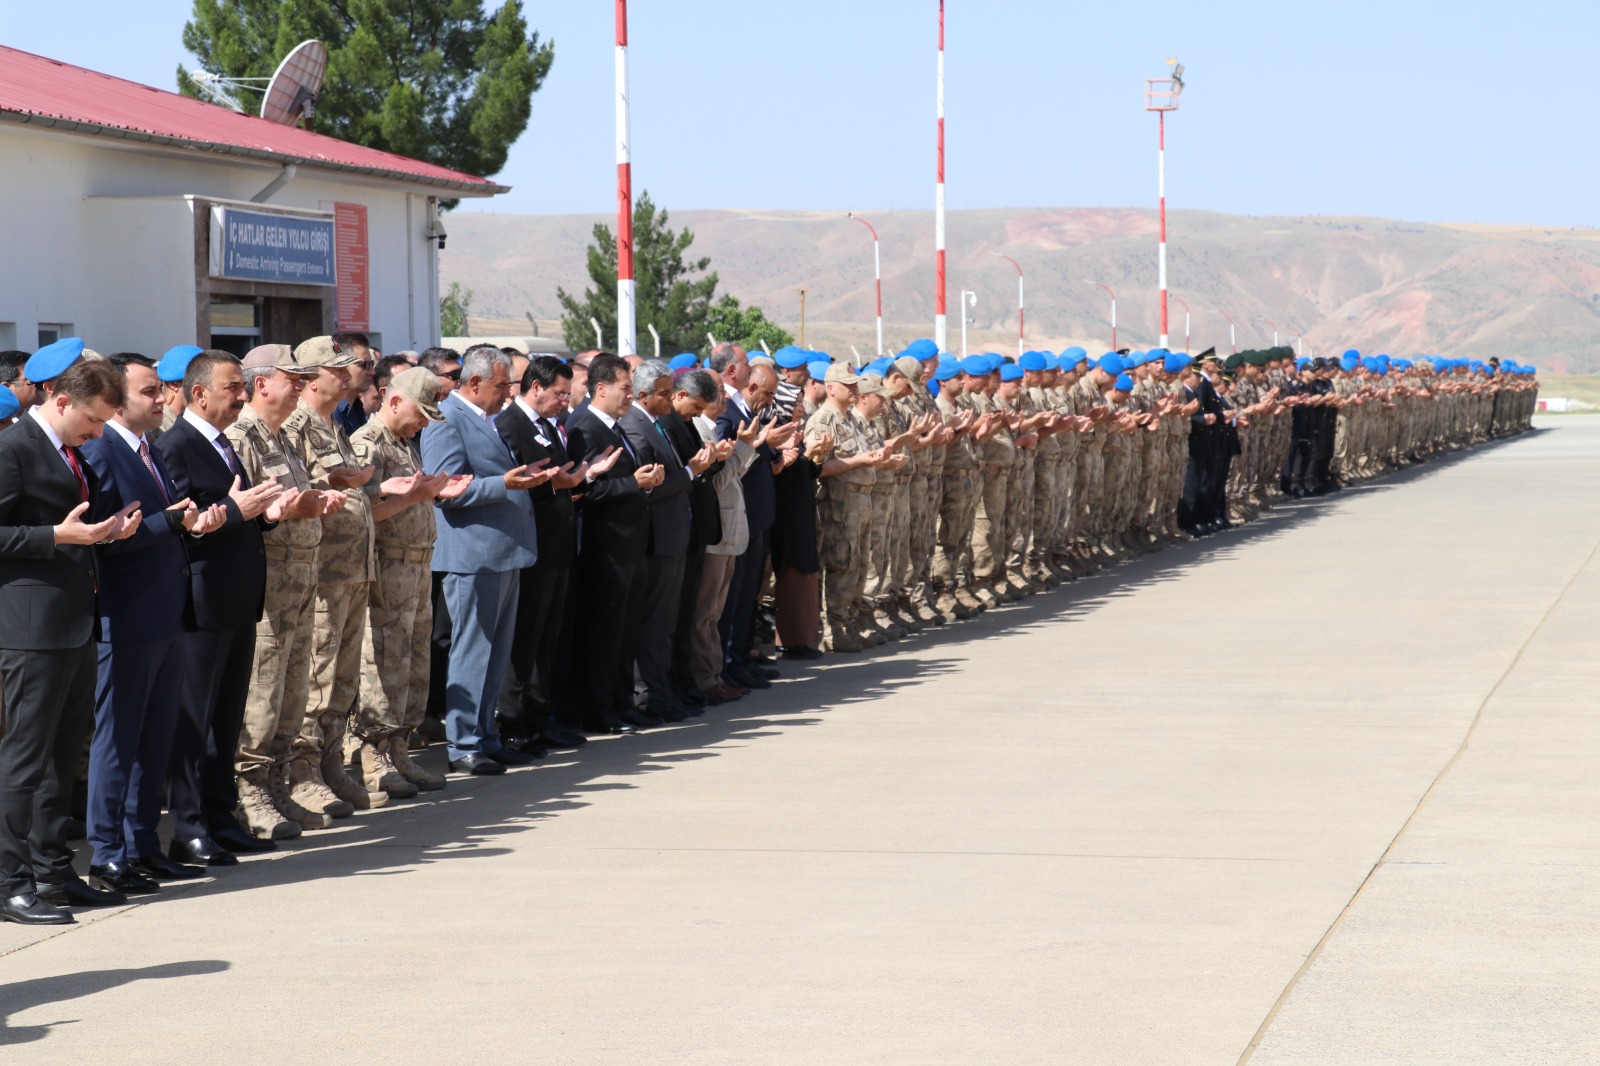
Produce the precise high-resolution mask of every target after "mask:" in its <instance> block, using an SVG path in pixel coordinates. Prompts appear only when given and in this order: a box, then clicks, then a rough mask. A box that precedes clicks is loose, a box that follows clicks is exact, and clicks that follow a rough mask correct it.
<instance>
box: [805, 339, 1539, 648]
mask: <svg viewBox="0 0 1600 1066" xmlns="http://www.w3.org/2000/svg"><path fill="white" fill-rule="evenodd" d="M775 362H776V363H777V364H778V366H779V367H780V368H781V369H782V370H784V371H786V372H795V371H796V368H801V367H804V368H806V370H805V376H806V377H807V378H808V379H809V380H808V384H807V386H806V389H805V393H804V395H803V397H801V398H799V399H798V400H797V402H799V403H802V404H803V405H804V411H803V414H804V417H805V419H806V440H807V444H808V445H813V444H817V443H819V442H824V441H825V442H827V443H828V444H829V445H831V449H832V453H831V457H830V458H829V459H828V461H827V463H826V464H824V466H823V467H822V469H821V477H820V479H819V489H818V508H819V510H818V523H817V524H818V529H819V531H820V538H821V547H822V551H821V562H822V570H823V604H824V619H823V623H824V624H823V639H824V641H825V643H826V645H827V647H828V648H829V649H830V650H834V651H855V650H859V649H861V648H862V647H865V646H870V645H873V644H878V643H882V642H883V641H885V640H888V639H892V638H894V637H897V636H902V635H904V633H905V632H907V631H909V630H913V629H920V628H922V627H924V626H926V625H929V624H943V623H945V622H948V621H952V620H954V619H957V618H967V617H970V616H971V615H973V614H974V613H976V612H978V611H982V610H985V609H987V608H989V607H992V606H995V605H997V604H999V603H1002V602H1005V601H1008V600H1015V599H1018V598H1021V597H1022V596H1024V595H1029V594H1032V593H1034V592H1038V591H1042V590H1043V589H1045V588H1047V587H1050V586H1053V585H1056V584H1059V583H1060V582H1062V581H1065V580H1070V579H1072V578H1074V577H1077V576H1082V575H1084V574H1088V573H1092V572H1094V571H1096V570H1099V569H1100V568H1102V567H1104V566H1107V565H1110V564H1112V563H1115V562H1119V561H1122V560H1124V559H1127V558H1130V557H1132V556H1134V555H1136V554H1140V553H1143V552H1147V551H1150V550H1153V549H1156V548H1159V547H1162V546H1164V545H1167V544H1172V543H1177V542H1179V541H1182V540H1187V539H1189V538H1190V537H1192V536H1201V535H1205V534H1208V533H1211V532H1215V531H1217V530H1219V529H1223V528H1227V527H1228V526H1229V525H1231V524H1233V523H1234V522H1241V521H1246V520H1248V519H1249V518H1251V517H1254V516H1255V515H1256V514H1258V513H1259V511H1260V510H1261V509H1262V508H1263V507H1265V506H1267V505H1268V503H1269V502H1270V501H1271V500H1272V499H1274V498H1276V497H1281V496H1285V495H1291V496H1302V495H1307V494H1316V493H1321V492H1325V491H1328V490H1329V489H1330V488H1334V487H1337V486H1338V485H1340V484H1344V483H1349V482H1351V481H1354V480H1358V479H1361V478H1366V477H1371V476H1375V475H1377V474H1380V473H1382V472H1384V471H1386V470H1389V469H1392V468H1394V467H1396V466H1399V465H1403V464H1406V463H1410V462H1414V461H1420V460H1423V459H1426V458H1427V457H1429V456H1432V455H1437V454H1440V453H1442V452H1445V451H1448V450H1453V449H1456V448H1461V447H1466V446H1469V445H1471V444H1475V443H1479V442H1481V441H1485V440H1488V439H1489V438H1490V437H1491V436H1502V435H1508V434H1511V433H1517V432H1521V431H1522V430H1525V429H1527V428H1528V426H1529V424H1530V420H1531V417H1532V413H1533V410H1534V399H1535V395H1536V393H1537V384H1536V382H1535V381H1534V378H1533V377H1532V370H1531V368H1526V367H1518V366H1517V365H1516V364H1513V363H1507V364H1504V365H1499V364H1486V363H1477V362H1468V361H1466V360H1444V359H1434V360H1417V361H1414V362H1412V361H1406V360H1390V359H1388V358H1387V357H1377V358H1371V359H1365V360H1364V359H1362V357H1361V356H1360V355H1359V354H1358V353H1354V352H1351V353H1347V354H1346V356H1345V357H1344V358H1343V359H1342V360H1324V359H1315V360H1311V359H1296V358H1295V356H1294V353H1293V350H1292V349H1289V348H1286V347H1285V348H1273V349H1268V350H1265V351H1257V352H1247V353H1238V354H1236V355H1233V356H1230V357H1227V358H1222V357H1218V356H1216V355H1215V354H1214V353H1212V352H1207V353H1204V354H1203V355H1202V356H1201V357H1200V358H1199V359H1195V358H1193V357H1190V356H1188V355H1185V354H1180V353H1173V352H1168V351H1166V350H1164V349H1156V350H1153V351H1150V352H1108V353H1106V354H1105V355H1102V356H1101V357H1100V358H1099V359H1094V360H1091V359H1090V358H1089V357H1088V354H1087V353H1086V352H1085V351H1084V349H1082V348H1069V349H1067V350H1066V351H1064V352H1062V353H1061V354H1060V355H1059V356H1058V355H1053V354H1051V353H1048V352H1026V353H1024V354H1023V355H1022V356H1021V357H1020V358H1019V359H1017V360H1015V361H1012V360H1009V359H1005V358H1002V357H1000V356H998V355H993V354H989V355H972V356H967V357H965V358H960V359H957V358H955V357H953V356H950V355H948V354H943V353H940V352H939V350H938V348H937V346H935V345H934V344H933V343H932V342H931V341H918V342H916V343H914V344H912V345H911V346H910V347H909V348H907V349H906V350H905V351H904V352H902V353H901V354H900V356H899V357H897V358H894V359H887V358H885V359H880V360H878V361H876V362H873V363H869V364H868V365H867V366H865V367H863V368H862V369H861V371H860V373H857V372H856V371H854V370H853V369H852V368H850V367H849V366H847V365H844V364H838V363H832V362H831V361H830V360H829V359H828V358H827V357H826V356H820V355H819V353H810V352H805V351H803V350H800V349H784V350H781V351H779V352H777V353H775Z"/></svg>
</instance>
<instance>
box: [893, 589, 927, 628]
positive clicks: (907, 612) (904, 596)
mask: <svg viewBox="0 0 1600 1066" xmlns="http://www.w3.org/2000/svg"><path fill="white" fill-rule="evenodd" d="M895 612H896V617H897V618H899V620H900V624H901V625H903V626H905V627H906V632H908V633H920V632H922V631H923V630H924V629H926V628H927V627H928V626H929V625H930V624H931V621H932V620H931V618H930V620H929V621H927V622H925V621H923V620H922V615H921V614H919V613H918V612H917V607H916V605H915V604H914V603H912V602H911V593H909V592H902V593H900V595H899V596H898V597H897V598H896V599H895ZM928 613H929V614H930V615H932V613H933V612H932V611H929V612H928Z"/></svg>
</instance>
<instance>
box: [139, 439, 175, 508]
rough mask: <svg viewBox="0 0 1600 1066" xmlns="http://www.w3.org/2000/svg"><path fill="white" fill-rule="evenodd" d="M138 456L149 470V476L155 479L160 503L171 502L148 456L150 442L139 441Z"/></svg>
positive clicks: (153, 462) (154, 465)
mask: <svg viewBox="0 0 1600 1066" xmlns="http://www.w3.org/2000/svg"><path fill="white" fill-rule="evenodd" d="M139 458H140V460H141V461H143V463H144V468H145V469H146V470H148V471H150V476H151V478H153V479H154V480H155V483H156V491H157V492H159V493H161V502H162V503H171V502H172V497H170V496H168V495H167V487H166V486H165V485H163V484H162V483H161V475H160V474H158V473H156V464H155V461H154V460H152V459H151V458H150V442H149V441H140V442H139Z"/></svg>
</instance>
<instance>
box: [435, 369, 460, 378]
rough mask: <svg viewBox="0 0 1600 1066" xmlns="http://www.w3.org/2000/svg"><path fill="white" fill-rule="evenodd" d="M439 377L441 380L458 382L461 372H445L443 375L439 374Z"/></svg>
mask: <svg viewBox="0 0 1600 1066" xmlns="http://www.w3.org/2000/svg"><path fill="white" fill-rule="evenodd" d="M439 376H440V377H442V378H449V379H450V380H451V381H460V380H461V371H460V370H446V371H445V372H444V373H443V374H440V375H439Z"/></svg>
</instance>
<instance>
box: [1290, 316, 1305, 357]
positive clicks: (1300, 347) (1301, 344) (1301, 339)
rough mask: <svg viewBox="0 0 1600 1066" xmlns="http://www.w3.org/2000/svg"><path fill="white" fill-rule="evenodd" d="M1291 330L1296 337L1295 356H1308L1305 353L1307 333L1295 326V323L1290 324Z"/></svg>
mask: <svg viewBox="0 0 1600 1066" xmlns="http://www.w3.org/2000/svg"><path fill="white" fill-rule="evenodd" d="M1289 329H1290V330H1292V331H1293V332H1294V335H1295V336H1294V354H1295V355H1296V356H1301V355H1304V354H1306V353H1305V347H1306V331H1305V330H1303V329H1301V328H1300V327H1299V326H1297V325H1295V324H1294V323H1293V322H1290V323H1289Z"/></svg>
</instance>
